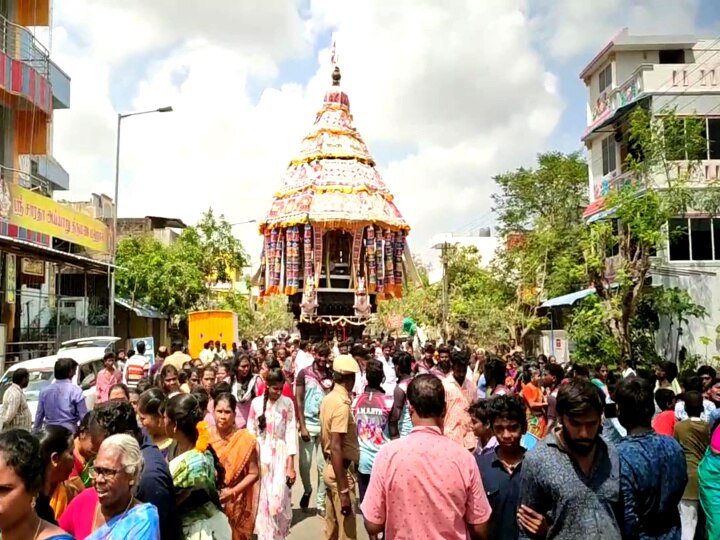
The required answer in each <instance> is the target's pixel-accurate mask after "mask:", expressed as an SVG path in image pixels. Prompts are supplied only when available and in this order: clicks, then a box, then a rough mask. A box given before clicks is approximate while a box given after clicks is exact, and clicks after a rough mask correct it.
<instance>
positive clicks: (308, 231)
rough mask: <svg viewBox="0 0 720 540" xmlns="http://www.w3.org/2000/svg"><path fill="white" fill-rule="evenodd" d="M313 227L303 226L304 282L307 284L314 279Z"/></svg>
mask: <svg viewBox="0 0 720 540" xmlns="http://www.w3.org/2000/svg"><path fill="white" fill-rule="evenodd" d="M312 235H313V230H312V225H307V224H306V225H304V226H303V266H304V268H303V280H304V281H305V282H307V281H309V280H311V279H313V270H314V268H313V249H312V248H313V245H312Z"/></svg>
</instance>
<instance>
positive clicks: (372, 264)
mask: <svg viewBox="0 0 720 540" xmlns="http://www.w3.org/2000/svg"><path fill="white" fill-rule="evenodd" d="M365 261H366V263H367V276H368V279H367V289H368V292H370V293H374V292H375V291H376V290H377V261H376V259H375V228H374V227H373V226H372V225H369V226H368V227H366V228H365Z"/></svg>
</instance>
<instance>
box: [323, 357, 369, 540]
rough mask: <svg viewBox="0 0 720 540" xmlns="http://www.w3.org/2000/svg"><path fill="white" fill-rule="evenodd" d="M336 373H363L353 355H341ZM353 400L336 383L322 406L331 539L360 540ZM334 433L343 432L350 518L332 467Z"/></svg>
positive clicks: (327, 527)
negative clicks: (356, 510) (343, 512)
mask: <svg viewBox="0 0 720 540" xmlns="http://www.w3.org/2000/svg"><path fill="white" fill-rule="evenodd" d="M333 371H337V372H339V373H343V374H347V375H349V374H353V373H357V372H358V371H359V367H358V364H357V362H356V361H355V359H354V358H353V357H352V356H350V355H340V356H338V357H337V358H335V360H334V361H333ZM350 402H351V397H350V394H349V392H348V391H347V390H346V389H345V387H343V386H341V385H339V384H335V386H334V387H333V389H332V391H331V392H330V393H329V394H328V395H327V396H325V398H324V399H323V400H322V403H321V404H320V440H321V443H322V451H323V455H324V456H325V470H324V473H323V479H324V481H325V485H326V486H327V498H326V499H325V538H326V539H327V540H355V539H356V538H357V524H356V520H355V484H356V478H355V470H356V468H357V464H358V461H359V460H360V446H359V445H358V436H357V426H356V424H355V419H354V418H353V415H352V410H351V407H350ZM332 433H342V434H344V435H345V437H344V439H343V447H342V457H343V469H344V471H345V475H346V479H347V480H346V481H347V487H348V488H349V490H350V493H349V495H350V503H351V505H352V512H350V515H347V516H344V515H343V514H342V505H341V503H340V491H339V489H338V484H337V478H336V477H335V469H333V466H332V459H331V456H330V454H331V451H330V445H331V440H332V435H331V434H332Z"/></svg>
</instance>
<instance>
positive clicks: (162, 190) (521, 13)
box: [45, 0, 720, 261]
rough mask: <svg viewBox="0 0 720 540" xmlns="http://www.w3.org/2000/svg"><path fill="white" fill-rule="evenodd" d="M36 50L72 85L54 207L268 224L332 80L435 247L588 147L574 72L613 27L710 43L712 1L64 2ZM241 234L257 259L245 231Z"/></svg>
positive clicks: (409, 214)
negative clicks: (46, 51)
mask: <svg viewBox="0 0 720 540" xmlns="http://www.w3.org/2000/svg"><path fill="white" fill-rule="evenodd" d="M53 9H54V11H53V29H52V32H51V35H50V36H49V37H48V36H45V39H47V41H48V42H49V46H50V49H51V52H52V56H53V58H54V60H55V61H56V62H57V64H58V65H59V66H60V67H61V68H62V69H63V70H65V71H66V72H67V73H68V74H69V75H70V76H71V78H72V107H71V109H70V110H67V111H58V112H57V114H56V117H55V118H56V121H55V134H54V154H55V156H56V157H57V158H58V160H59V161H60V162H61V163H62V164H63V166H64V167H65V168H66V169H67V170H68V171H69V173H70V175H71V187H72V191H71V192H70V193H67V194H62V196H63V198H70V199H75V200H81V199H88V198H89V194H90V193H91V192H96V193H108V194H112V192H113V174H114V168H113V166H114V152H115V126H116V114H117V113H118V112H130V111H135V110H144V109H154V108H157V107H161V106H165V105H172V106H173V107H174V109H175V112H174V113H171V114H157V115H148V116H142V117H138V118H132V119H129V120H127V121H125V122H124V123H123V153H122V166H121V187H120V198H119V199H120V201H119V202H120V205H119V208H120V215H121V216H122V217H134V216H143V215H162V216H171V217H178V218H182V219H183V220H185V221H186V222H187V223H194V222H195V221H196V220H197V218H198V217H199V216H200V214H201V213H202V212H203V211H204V210H206V209H207V208H208V207H212V208H213V209H214V210H215V211H216V212H218V213H223V214H225V216H226V217H227V218H228V219H229V220H230V221H231V222H240V221H246V220H250V219H259V218H261V217H262V216H263V215H264V213H265V211H266V210H267V209H268V208H269V205H270V200H271V196H272V193H273V192H274V190H275V189H277V187H278V185H279V183H280V178H281V175H282V173H283V171H284V169H285V167H286V166H287V163H288V161H289V159H290V158H291V157H292V155H293V154H294V152H295V151H296V149H297V148H298V146H299V143H300V141H301V139H302V137H303V136H304V134H305V133H306V132H307V131H308V130H309V128H310V126H311V124H312V121H313V119H314V115H315V113H316V111H317V109H318V108H319V106H320V103H321V100H322V95H323V92H324V91H325V89H326V88H327V86H328V85H329V82H330V53H329V49H330V44H331V36H332V35H333V34H334V35H335V36H336V41H337V52H338V57H339V63H340V66H341V68H342V70H343V87H344V89H345V90H346V91H347V92H348V93H349V95H350V99H351V107H352V112H353V114H354V117H355V122H356V126H357V127H358V129H359V130H360V132H361V133H362V134H363V136H364V138H365V140H366V142H367V143H368V144H369V146H370V150H371V152H373V154H374V156H375V158H376V160H377V161H378V162H379V166H380V168H381V172H382V174H383V176H384V178H385V181H386V182H387V184H388V186H389V188H390V189H391V190H392V191H393V192H394V194H395V197H396V201H397V204H398V207H399V208H400V211H401V212H402V213H403V214H404V215H405V217H406V219H407V220H408V222H409V223H410V225H411V226H412V228H413V231H412V233H411V238H410V242H411V247H413V248H414V249H415V251H418V252H425V251H426V250H427V244H428V240H429V237H430V236H431V235H432V234H435V233H441V232H458V233H460V232H466V231H469V230H472V229H476V228H478V227H481V226H486V225H491V224H492V222H493V217H492V213H491V211H490V208H491V202H490V195H491V193H492V192H493V190H494V185H493V182H492V179H491V178H492V176H494V175H495V174H497V173H499V172H502V171H505V170H508V169H514V168H516V167H518V166H521V165H528V164H531V163H532V161H533V158H534V156H535V155H536V154H537V153H538V152H541V151H544V150H547V149H560V150H563V151H571V150H575V149H578V148H579V147H580V142H579V137H580V133H581V131H582V129H583V127H584V124H585V99H586V98H585V89H584V86H583V84H582V82H581V81H580V80H579V79H578V73H579V71H580V69H581V68H582V67H583V66H584V65H585V64H586V63H587V61H589V59H590V58H592V56H593V55H594V53H595V52H596V51H597V50H598V49H599V48H600V47H602V46H603V45H604V44H605V43H606V42H607V41H608V40H609V38H611V37H612V35H614V34H615V33H616V32H617V31H618V30H620V29H621V28H622V27H624V26H628V27H629V28H630V31H631V33H634V34H643V33H644V34H647V33H652V34H663V33H689V32H694V33H698V34H701V35H707V36H710V37H715V36H716V35H720V5H718V3H717V2H716V0H585V1H582V2H581V1H577V0H444V1H443V2H437V1H435V0H364V1H362V2H358V1H357V0H354V1H352V0H241V1H238V0H205V1H204V2H197V1H195V0H152V1H147V0H124V1H123V2H117V1H116V0H72V1H62V2H55V3H54V8H53ZM236 231H237V234H238V236H239V237H240V238H241V239H242V240H243V242H244V243H245V245H246V247H247V249H248V251H249V252H250V253H251V255H252V256H253V259H254V261H257V256H258V254H259V249H260V242H259V238H258V237H257V231H256V228H255V226H254V225H245V226H238V227H237V228H236Z"/></svg>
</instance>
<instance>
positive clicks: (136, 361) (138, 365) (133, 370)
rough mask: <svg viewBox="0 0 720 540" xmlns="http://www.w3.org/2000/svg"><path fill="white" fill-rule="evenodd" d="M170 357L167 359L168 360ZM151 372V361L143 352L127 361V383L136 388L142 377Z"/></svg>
mask: <svg viewBox="0 0 720 540" xmlns="http://www.w3.org/2000/svg"><path fill="white" fill-rule="evenodd" d="M167 360H168V359H166V360H165V361H166V362H167ZM149 372H150V361H149V360H148V359H147V358H146V357H145V356H143V355H141V354H134V355H132V356H131V357H130V358H128V359H127V362H126V363H125V384H127V385H128V386H129V387H130V388H135V387H136V386H137V383H138V381H139V380H140V379H142V378H143V377H144V376H145V374H146V373H149Z"/></svg>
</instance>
